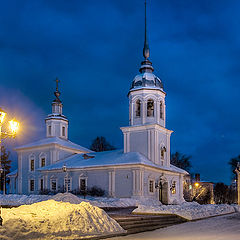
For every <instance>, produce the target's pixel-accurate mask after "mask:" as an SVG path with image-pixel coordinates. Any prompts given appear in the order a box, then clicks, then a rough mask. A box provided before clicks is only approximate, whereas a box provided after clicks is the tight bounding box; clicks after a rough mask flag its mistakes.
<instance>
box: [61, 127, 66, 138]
mask: <svg viewBox="0 0 240 240" xmlns="http://www.w3.org/2000/svg"><path fill="white" fill-rule="evenodd" d="M65 131H66V128H65V127H62V136H63V137H65V136H66V133H65Z"/></svg>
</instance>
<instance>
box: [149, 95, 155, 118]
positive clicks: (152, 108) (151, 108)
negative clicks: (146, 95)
mask: <svg viewBox="0 0 240 240" xmlns="http://www.w3.org/2000/svg"><path fill="white" fill-rule="evenodd" d="M153 116H154V101H153V100H152V99H149V100H148V101H147V117H153Z"/></svg>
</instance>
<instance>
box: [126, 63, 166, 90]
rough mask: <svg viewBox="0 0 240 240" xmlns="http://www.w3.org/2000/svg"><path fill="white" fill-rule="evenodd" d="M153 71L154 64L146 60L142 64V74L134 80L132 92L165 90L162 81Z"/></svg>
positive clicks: (140, 70)
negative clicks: (150, 89)
mask: <svg viewBox="0 0 240 240" xmlns="http://www.w3.org/2000/svg"><path fill="white" fill-rule="evenodd" d="M153 71H154V69H153V67H152V63H151V62H150V61H149V60H148V59H145V60H144V61H143V62H142V63H141V67H140V69H139V72H140V74H138V75H137V76H136V77H135V78H134V79H133V82H132V86H131V88H130V91H131V90H133V89H139V88H154V89H160V90H163V84H162V81H161V80H160V78H158V77H157V76H156V75H155V74H153Z"/></svg>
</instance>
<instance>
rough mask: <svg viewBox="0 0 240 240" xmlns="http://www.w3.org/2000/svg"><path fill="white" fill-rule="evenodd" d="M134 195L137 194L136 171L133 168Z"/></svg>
mask: <svg viewBox="0 0 240 240" xmlns="http://www.w3.org/2000/svg"><path fill="white" fill-rule="evenodd" d="M133 195H136V171H135V170H133Z"/></svg>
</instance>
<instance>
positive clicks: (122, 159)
mask: <svg viewBox="0 0 240 240" xmlns="http://www.w3.org/2000/svg"><path fill="white" fill-rule="evenodd" d="M130 164H131V165H132V164H142V165H146V166H151V167H156V168H159V169H162V170H166V171H173V172H177V173H182V174H188V172H186V171H185V170H183V169H180V168H177V167H175V166H172V165H170V167H166V166H159V165H156V164H154V163H153V162H151V161H150V160H148V159H147V158H146V157H145V156H143V155H142V154H141V153H138V152H129V153H123V150H114V151H106V152H93V153H89V154H76V155H74V156H71V157H68V158H66V159H64V160H61V161H59V162H57V163H55V164H52V165H49V166H45V167H42V168H39V169H38V170H40V171H48V170H50V171H51V170H60V169H62V167H63V165H65V166H66V167H67V168H68V169H76V168H89V167H102V166H119V165H130Z"/></svg>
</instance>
